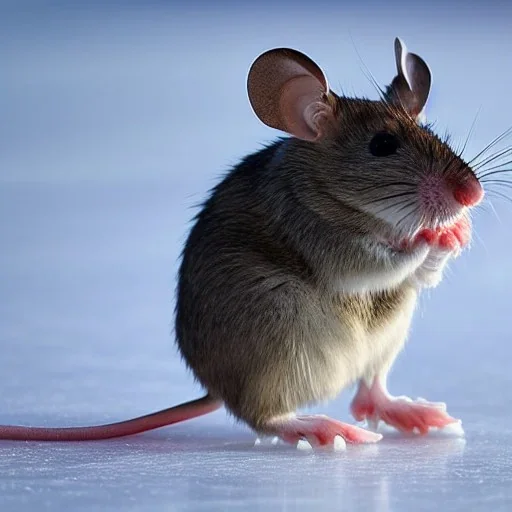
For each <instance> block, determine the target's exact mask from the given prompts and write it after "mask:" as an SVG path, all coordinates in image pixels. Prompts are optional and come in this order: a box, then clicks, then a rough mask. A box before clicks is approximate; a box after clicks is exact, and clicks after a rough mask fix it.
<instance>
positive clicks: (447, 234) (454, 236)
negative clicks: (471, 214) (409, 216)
mask: <svg viewBox="0 0 512 512" xmlns="http://www.w3.org/2000/svg"><path fill="white" fill-rule="evenodd" d="M420 240H422V241H425V242H427V244H428V245H430V246H431V247H433V248H437V249H440V250H441V251H459V250H461V249H462V248H464V247H465V246H466V245H467V244H468V242H469V241H470V240H471V224H470V222H469V220H468V219H467V218H462V219H460V220H458V221H457V222H456V223H455V224H453V225H452V226H449V227H445V228H440V229H437V230H433V229H422V230H421V231H420V232H419V233H418V234H417V235H416V238H415V239H414V240H413V244H414V243H417V242H419V241H420Z"/></svg>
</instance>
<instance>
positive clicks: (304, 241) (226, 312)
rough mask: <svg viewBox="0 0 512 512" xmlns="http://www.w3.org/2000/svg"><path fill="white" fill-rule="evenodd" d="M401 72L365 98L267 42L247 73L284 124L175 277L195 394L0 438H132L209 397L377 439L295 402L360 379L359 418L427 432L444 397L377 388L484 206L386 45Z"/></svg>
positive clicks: (253, 92)
mask: <svg viewBox="0 0 512 512" xmlns="http://www.w3.org/2000/svg"><path fill="white" fill-rule="evenodd" d="M395 56H396V64H397V75H396V76H395V78H394V79H393V81H392V82H391V84H390V85H389V86H388V87H387V89H386V90H385V91H381V93H382V94H381V98H380V99H379V100H378V101H372V100H368V99H356V98H348V97H343V96H338V95H336V94H335V93H334V92H333V91H331V90H330V88H329V86H328V83H327V79H326V77H325V75H324V73H323V72H322V70H321V69H320V68H319V66H318V65H317V64H315V63H314V62H313V61H312V60H311V59H310V58H309V57H307V56H306V55H304V54H302V53H300V52H298V51H296V50H291V49H284V48H283V49H274V50H270V51H268V52H265V53H264V54H262V55H261V56H260V57H258V59H256V61H255V62H254V63H253V65H252V67H251V69H250V71H249V75H248V93H249V99H250V102H251V105H252V107H253V109H254V111H255V113H256V115H257V116H258V117H259V118H260V119H261V120H262V121H263V122H264V123H266V124H267V125H269V126H271V127H273V128H277V129H279V130H282V131H284V132H287V133H288V134H289V135H291V137H289V138H281V139H279V140H277V141H276V142H274V143H273V144H271V145H269V146H268V147H266V148H264V149H262V150H261V151H258V152H256V153H254V154H251V155H249V156H247V157H246V158H244V159H243V161H242V162H241V163H240V164H239V165H237V166H236V167H235V168H234V169H232V170H231V171H230V172H229V173H228V174H227V175H226V176H225V178H224V179H223V180H222V181H221V182H220V183H219V184H218V185H217V186H216V187H215V188H214V190H213V192H212V193H211V196H210V197H209V198H208V199H207V201H206V202H205V204H204V206H203V208H202V209H201V211H200V212H199V214H198V215H197V217H196V220H195V224H194V226H193V228H192V230H191V233H190V235H189V237H188V240H187V242H186V245H185V248H184V251H183V258H182V263H181V267H180V271H179V283H178V294H177V305H176V336H177V343H178V346H179V348H180V351H181V354H182V356H183V358H184V360H185V362H186V364H187V365H188V367H189V368H190V369H191V370H192V372H193V374H194V376H195V377H196V378H197V380H198V381H199V382H200V383H201V385H202V386H203V387H204V388H205V389H206V391H207V395H206V396H205V397H204V398H202V399H200V400H197V401H194V402H190V403H188V404H183V405H181V406H177V407H175V408H171V409H168V410H167V411H162V412H159V413H155V414H154V415H150V416H147V417H143V418H138V419H135V420H131V421H129V422H122V423H119V424H113V425H106V426H98V427H84V428H69V429H38V428H29V427H8V426H2V427H0V438H1V439H39V440H81V439H104V438H107V437H117V436H122V435H127V434H133V433H137V432H141V431H144V430H148V429H150V428H156V427H159V426H163V425H166V424H170V423H175V422H177V421H182V420H185V419H189V418H192V417H195V416H198V415H201V414H206V413H207V412H210V411H212V410H214V409H216V408H218V407H220V406H221V405H222V404H224V405H225V406H226V408H227V409H228V410H229V411H230V412H231V413H232V414H233V416H235V417H236V418H237V419H239V420H242V421H243V422H245V423H246V424H248V425H249V426H250V427H251V428H253V429H254V430H255V431H256V432H258V433H262V434H270V435H277V436H279V437H281V438H282V439H283V440H285V441H289V442H297V441H298V440H300V439H307V440H308V441H309V442H310V443H311V444H313V445H330V444H332V443H333V442H334V440H335V438H336V437H337V436H340V437H342V438H343V439H345V440H346V441H347V442H353V443H358V442H375V441H378V440H379V439H380V438H381V436H380V434H376V433H374V432H370V431H368V430H364V429H362V428H359V427H356V426H353V425H350V424H346V423H341V422H339V421H336V420H333V419H330V418H328V417H326V416H320V415H319V416H296V415H295V411H296V410H297V409H298V408H301V407H304V406H307V405H311V404H315V403H317V402H319V401H323V400H326V399H330V398H333V397H335V396H336V395H337V394H338V393H339V392H340V391H342V390H343V389H345V388H347V387H348V386H350V385H352V384H355V383H357V384H358V391H357V393H356V396H355V398H354V400H353V402H352V407H351V409H352V413H353V415H354V416H355V418H356V419H357V420H363V419H367V420H368V421H370V422H373V423H375V422H378V421H379V420H382V421H384V422H385V423H387V424H389V425H391V426H394V427H396V428H398V429H399V430H401V431H404V432H413V431H417V432H420V433H426V432H427V431H428V430H429V428H431V427H444V426H446V425H448V424H450V423H454V422H456V421H458V420H455V419H454V418H452V417H451V416H449V415H448V414H447V412H446V407H445V406H444V404H439V403H430V402H426V401H423V400H419V401H411V400H410V399H405V398H402V397H400V398H396V397H393V396H391V395H390V394H389V393H388V392H387V388H386V378H387V374H388V371H389V369H390V367H391V365H392V364H393V362H394V360H395V358H396V356H397V354H398V353H399V352H400V350H401V349H402V347H403V345H404V343H405V340H406V338H407V334H408V330H409V325H410V322H411V318H412V315H413V312H414V309H415V305H416V300H417V297H418V294H419V293H420V291H421V289H422V288H425V287H432V286H436V285H437V284H438V283H439V282H440V280H441V278H442V274H443V269H444V268H445V266H446V264H447V262H448V261H449V260H450V259H452V258H453V257H455V256H457V255H458V254H459V253H460V251H461V249H462V248H463V247H465V246H466V245H467V243H468V242H469V239H470V235H471V226H470V220H469V209H470V208H471V207H473V206H475V205H477V204H478V203H479V202H480V201H481V200H482V197H483V189H482V187H481V184H480V182H479V180H478V178H477V177H476V174H475V172H474V171H473V170H472V169H471V167H470V166H469V165H468V164H467V163H466V162H464V161H463V160H462V158H461V157H460V155H459V154H457V153H455V152H454V151H453V150H452V149H451V148H450V147H449V145H448V144H447V142H445V141H443V140H441V139H440V138H438V137H437V136H436V135H435V134H434V133H433V131H432V130H431V128H430V127H429V126H428V125H426V124H423V110H424V107H425V103H426V101H427V98H428V95H429V90H430V84H431V74H430V71H429V68H428V66H427V64H426V63H425V62H424V61H423V59H421V58H420V57H419V56H417V55H415V54H412V53H409V52H408V51H407V49H406V48H405V46H404V44H403V43H402V42H401V41H400V40H399V39H397V40H396V41H395Z"/></svg>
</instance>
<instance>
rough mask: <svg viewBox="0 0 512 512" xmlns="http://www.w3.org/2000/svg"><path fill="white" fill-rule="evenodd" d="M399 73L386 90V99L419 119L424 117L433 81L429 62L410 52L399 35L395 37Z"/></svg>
mask: <svg viewBox="0 0 512 512" xmlns="http://www.w3.org/2000/svg"><path fill="white" fill-rule="evenodd" d="M395 58H396V69H397V75H396V76H395V78H393V81H392V82H391V85H389V86H388V88H387V90H386V99H387V100H388V101H389V102H391V103H394V104H396V105H401V106H402V107H403V108H404V109H405V110H406V111H407V112H408V113H409V114H410V115H411V116H412V117H414V118H415V119H416V120H417V121H420V120H421V118H422V113H423V109H424V107H425V104H426V103H427V99H428V95H429V92H430V85H431V83H432V75H431V73H430V69H429V67H428V65H427V63H426V62H425V61H424V60H423V59H422V58H421V57H420V56H418V55H416V54H415V53H409V52H408V51H407V47H406V46H405V44H404V43H403V41H401V40H400V39H399V38H398V37H397V38H396V39H395Z"/></svg>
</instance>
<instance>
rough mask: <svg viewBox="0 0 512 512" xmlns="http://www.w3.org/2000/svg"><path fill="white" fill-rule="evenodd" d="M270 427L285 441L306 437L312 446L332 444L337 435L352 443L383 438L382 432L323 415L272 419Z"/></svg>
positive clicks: (368, 441)
mask: <svg viewBox="0 0 512 512" xmlns="http://www.w3.org/2000/svg"><path fill="white" fill-rule="evenodd" d="M268 427H269V429H270V430H271V431H273V432H274V433H275V434H276V435H277V436H279V437H280V438H281V439H282V440H283V441H286V442H288V443H292V444H294V443H297V442H298V441H300V440H302V439H305V440H307V441H308V442H309V443H310V444H311V446H330V445H334V443H335V438H336V437H337V436H340V437H342V438H343V439H344V440H345V441H346V442H347V443H352V444H360V443H376V442H377V441H380V440H381V439H382V435H381V434H376V433H374V432H370V431H369V430H365V429H363V428H360V427H356V426H355V425H349V424H348V423H342V422H341V421H337V420H333V419H332V418H329V417H327V416H322V415H314V416H291V417H288V418H279V419H275V420H272V421H270V422H269V424H268Z"/></svg>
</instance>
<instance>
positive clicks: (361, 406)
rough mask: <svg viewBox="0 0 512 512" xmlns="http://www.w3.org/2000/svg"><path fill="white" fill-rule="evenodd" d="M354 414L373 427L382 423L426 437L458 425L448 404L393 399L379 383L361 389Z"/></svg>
mask: <svg viewBox="0 0 512 512" xmlns="http://www.w3.org/2000/svg"><path fill="white" fill-rule="evenodd" d="M351 412H352V414H353V416H354V418H355V419H356V420H358V421H363V420H367V421H368V422H369V424H371V425H374V426H377V425H378V423H379V421H383V422H384V423H386V424H388V425H390V426H392V427H394V428H396V429H397V430H399V431H401V432H405V433H415V432H418V433H420V434H426V433H428V431H429V429H430V428H433V427H435V428H444V427H446V426H447V425H450V424H452V423H457V422H458V420H456V419H455V418H452V417H451V416H450V415H449V414H448V413H447V412H446V405H445V404H443V403H433V402H427V401H426V400H423V399H418V400H415V401H413V400H411V399H410V398H407V397H392V396H390V395H389V394H388V393H387V392H386V391H385V390H384V388H383V387H382V386H381V385H380V384H379V383H378V382H375V383H374V384H373V385H372V387H371V389H369V388H368V387H367V386H366V385H364V384H361V385H360V387H359V390H358V392H357V394H356V396H355V398H354V400H353V401H352V404H351Z"/></svg>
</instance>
